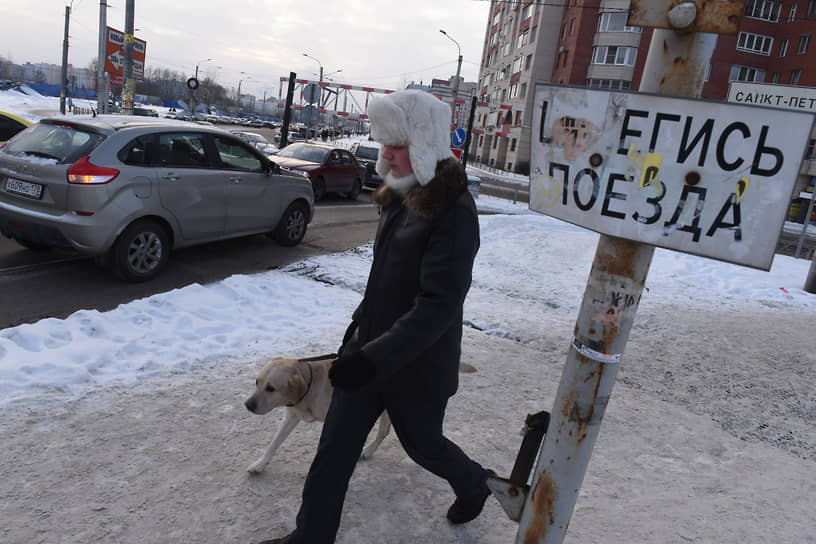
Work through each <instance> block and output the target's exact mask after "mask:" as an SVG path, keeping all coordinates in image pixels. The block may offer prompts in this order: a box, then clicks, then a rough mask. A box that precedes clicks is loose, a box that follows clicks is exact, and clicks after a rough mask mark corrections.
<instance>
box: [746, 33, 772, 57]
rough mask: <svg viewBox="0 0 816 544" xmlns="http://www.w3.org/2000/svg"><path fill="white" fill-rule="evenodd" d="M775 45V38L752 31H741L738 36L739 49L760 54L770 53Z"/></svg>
mask: <svg viewBox="0 0 816 544" xmlns="http://www.w3.org/2000/svg"><path fill="white" fill-rule="evenodd" d="M772 46H773V38H772V37H770V36H763V35H761V34H752V33H750V32H740V33H739V37H737V50H738V51H747V52H749V53H757V54H758V55H770V54H771V47H772Z"/></svg>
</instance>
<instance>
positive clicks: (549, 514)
mask: <svg viewBox="0 0 816 544" xmlns="http://www.w3.org/2000/svg"><path fill="white" fill-rule="evenodd" d="M554 502H555V486H554V485H553V480H552V475H551V474H550V473H549V472H542V473H541V478H539V480H538V483H537V484H536V486H535V489H534V490H533V495H532V506H533V508H534V510H535V517H534V518H533V522H532V523H531V524H530V526H529V527H528V528H527V532H526V533H524V544H537V543H538V542H541V540H542V539H543V538H544V537H545V536H546V534H547V529H548V528H549V526H550V525H552V524H553V521H554V520H555V516H554V515H553V504H554Z"/></svg>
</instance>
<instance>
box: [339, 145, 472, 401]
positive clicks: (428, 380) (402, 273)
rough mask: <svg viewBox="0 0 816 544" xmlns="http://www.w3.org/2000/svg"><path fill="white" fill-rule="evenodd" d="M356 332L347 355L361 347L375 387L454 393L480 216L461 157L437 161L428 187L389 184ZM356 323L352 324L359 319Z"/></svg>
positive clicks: (381, 195)
mask: <svg viewBox="0 0 816 544" xmlns="http://www.w3.org/2000/svg"><path fill="white" fill-rule="evenodd" d="M375 201H376V202H377V203H378V204H380V205H381V206H382V212H381V216H380V222H379V226H378V228H377V235H376V237H375V239H374V259H373V262H372V265H371V272H370V273H369V277H368V284H367V285H366V290H365V296H364V297H363V301H362V302H361V303H360V305H359V307H358V308H357V310H356V311H355V312H354V315H353V318H352V319H353V322H354V323H356V325H357V331H356V334H355V335H354V337H352V338H351V341H350V342H349V344H348V345H347V346H345V348H344V350H343V351H344V352H345V353H350V352H354V351H357V350H358V349H361V350H362V352H363V354H364V355H365V356H366V358H367V359H368V360H369V361H371V362H372V363H373V364H374V366H375V368H376V376H375V378H374V381H373V382H372V383H371V384H369V385H368V386H367V387H365V388H364V389H366V390H373V391H395V390H400V391H410V390H412V389H414V388H423V389H424V390H425V391H426V392H431V391H433V392H435V393H437V394H439V395H445V396H450V395H453V393H455V392H456V388H457V387H458V380H459V356H460V354H461V342H462V307H463V304H464V301H465V295H466V294H467V292H468V289H469V288H470V282H471V273H472V269H473V260H474V258H475V257H476V252H477V251H478V249H479V219H478V216H477V213H476V205H475V203H474V201H473V197H472V196H471V195H470V192H468V190H467V176H466V175H465V171H464V168H463V166H462V163H460V162H459V161H458V160H456V159H447V160H444V161H440V162H439V163H437V167H436V175H435V177H434V178H433V179H432V180H431V181H430V182H428V184H427V185H425V186H420V185H417V186H415V187H413V188H412V189H410V190H409V191H408V193H407V194H406V195H405V198H404V199H403V198H402V197H400V196H399V195H398V194H397V193H395V192H393V191H392V190H391V189H390V188H389V187H387V186H386V185H382V186H381V187H380V188H379V189H378V190H377V192H376V193H375ZM354 323H353V324H352V325H354Z"/></svg>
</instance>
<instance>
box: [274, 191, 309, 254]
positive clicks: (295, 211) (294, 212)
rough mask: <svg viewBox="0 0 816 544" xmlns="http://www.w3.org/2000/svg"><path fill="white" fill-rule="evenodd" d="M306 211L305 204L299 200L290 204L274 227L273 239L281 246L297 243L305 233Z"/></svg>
mask: <svg viewBox="0 0 816 544" xmlns="http://www.w3.org/2000/svg"><path fill="white" fill-rule="evenodd" d="M307 213H308V212H307V210H306V206H305V205H303V204H301V203H299V202H293V203H292V204H290V205H289V207H288V208H286V211H285V212H283V216H282V217H281V219H280V222H279V223H278V226H277V227H276V228H275V232H274V234H273V235H274V237H275V241H276V242H278V243H279V244H280V245H282V246H288V247H289V246H296V245H298V244H299V243H300V241H301V240H303V237H304V236H305V235H306V225H307V223H308V219H307V218H308V215H307Z"/></svg>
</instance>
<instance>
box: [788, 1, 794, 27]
mask: <svg viewBox="0 0 816 544" xmlns="http://www.w3.org/2000/svg"><path fill="white" fill-rule="evenodd" d="M794 19H796V4H793V5H792V6H791V9H790V13H788V22H789V23H792V22H793V20H794Z"/></svg>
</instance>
